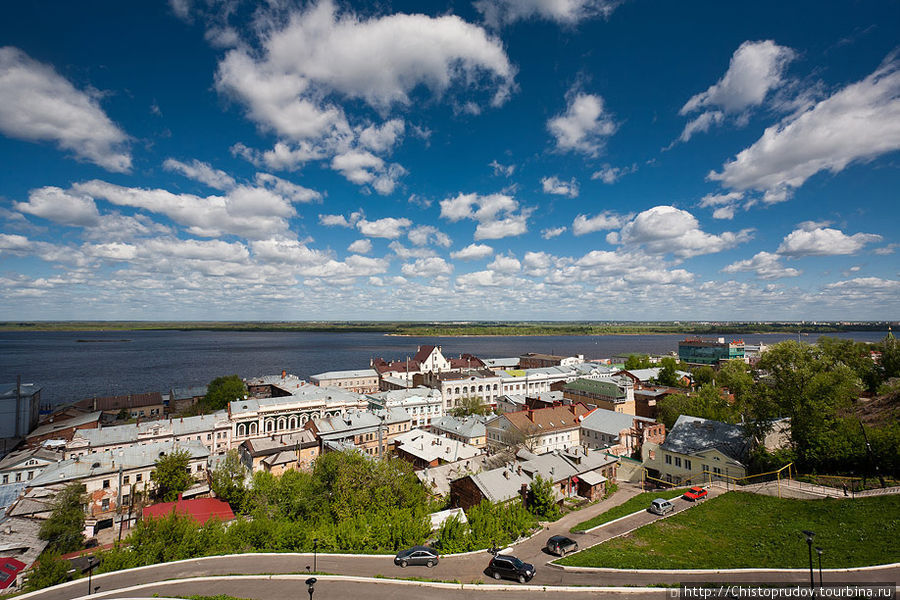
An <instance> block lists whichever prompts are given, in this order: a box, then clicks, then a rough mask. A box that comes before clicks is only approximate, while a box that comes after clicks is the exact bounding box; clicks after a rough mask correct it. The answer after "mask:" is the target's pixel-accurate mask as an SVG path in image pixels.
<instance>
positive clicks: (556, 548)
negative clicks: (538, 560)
mask: <svg viewBox="0 0 900 600" xmlns="http://www.w3.org/2000/svg"><path fill="white" fill-rule="evenodd" d="M577 551H578V542H576V541H575V540H570V539H569V538H567V537H565V536H562V535H554V536H553V537H552V538H550V539H549V540H547V552H549V553H550V554H556V555H557V556H565V555H566V554H568V553H569V552H577Z"/></svg>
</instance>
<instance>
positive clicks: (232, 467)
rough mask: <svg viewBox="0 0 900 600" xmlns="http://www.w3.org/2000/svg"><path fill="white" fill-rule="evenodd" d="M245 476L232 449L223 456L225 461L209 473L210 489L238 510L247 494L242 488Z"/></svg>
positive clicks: (245, 471)
mask: <svg viewBox="0 0 900 600" xmlns="http://www.w3.org/2000/svg"><path fill="white" fill-rule="evenodd" d="M246 474H247V470H246V469H245V468H244V465H243V464H241V459H240V457H239V456H238V451H237V449H236V448H232V449H231V450H229V451H228V452H227V453H226V454H225V460H223V461H221V462H219V464H218V465H216V468H215V469H213V470H212V472H211V473H210V487H211V488H212V491H213V492H214V493H215V494H216V496H218V497H219V498H221V499H222V500H224V501H225V502H227V503H228V504H230V505H231V507H232V508H240V507H241V505H242V504H243V502H244V496H245V495H246V492H247V490H246V488H245V486H244V478H245V477H246Z"/></svg>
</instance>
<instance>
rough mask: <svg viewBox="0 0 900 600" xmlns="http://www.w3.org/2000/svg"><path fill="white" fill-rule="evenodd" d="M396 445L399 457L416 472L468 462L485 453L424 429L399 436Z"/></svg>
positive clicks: (396, 438) (412, 430) (395, 439)
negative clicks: (463, 461)
mask: <svg viewBox="0 0 900 600" xmlns="http://www.w3.org/2000/svg"><path fill="white" fill-rule="evenodd" d="M394 444H395V447H394V452H395V453H396V454H397V456H398V457H399V458H402V459H403V460H406V461H408V462H410V463H411V464H412V465H413V469H415V470H419V469H426V468H434V467H437V466H439V465H443V464H448V463H455V462H457V461H460V460H468V459H470V458H474V457H476V456H478V455H479V454H483V453H484V451H483V450H482V449H481V448H476V447H475V446H470V445H469V444H465V443H463V442H460V441H459V440H451V439H450V438H448V437H444V436H441V435H435V434H433V433H431V432H428V431H425V430H423V429H411V430H409V431H407V432H405V433H401V434H399V435H397V436H396V437H395V438H394Z"/></svg>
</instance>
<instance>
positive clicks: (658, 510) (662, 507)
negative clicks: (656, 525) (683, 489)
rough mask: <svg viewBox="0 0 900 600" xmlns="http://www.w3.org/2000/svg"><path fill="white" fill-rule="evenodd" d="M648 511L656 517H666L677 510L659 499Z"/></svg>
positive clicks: (651, 504)
mask: <svg viewBox="0 0 900 600" xmlns="http://www.w3.org/2000/svg"><path fill="white" fill-rule="evenodd" d="M647 510H649V511H650V512H652V513H653V514H655V515H664V514H666V513H668V512H672V511H673V510H675V505H674V504H672V503H671V502H669V501H668V500H665V499H663V498H657V499H656V500H654V501H653V502H651V503H650V508H648V509H647Z"/></svg>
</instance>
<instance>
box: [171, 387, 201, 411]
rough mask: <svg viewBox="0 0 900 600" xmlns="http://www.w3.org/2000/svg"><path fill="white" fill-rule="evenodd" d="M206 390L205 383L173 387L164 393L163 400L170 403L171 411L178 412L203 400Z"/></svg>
mask: <svg viewBox="0 0 900 600" xmlns="http://www.w3.org/2000/svg"><path fill="white" fill-rule="evenodd" d="M206 392H207V387H206V386H205V385H196V386H191V387H177V388H172V389H171V390H169V393H168V394H163V402H168V403H169V413H174V414H178V413H180V412H182V411H184V410H187V409H188V408H190V407H192V406H194V405H195V404H197V403H198V402H200V401H201V400H203V398H205V397H206Z"/></svg>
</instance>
